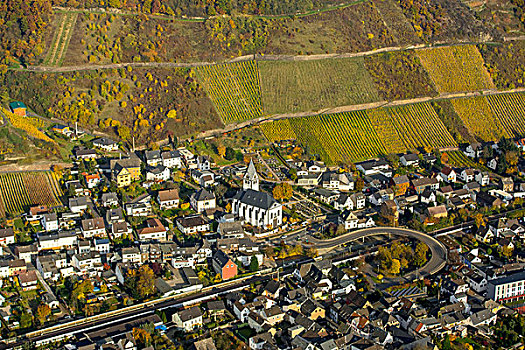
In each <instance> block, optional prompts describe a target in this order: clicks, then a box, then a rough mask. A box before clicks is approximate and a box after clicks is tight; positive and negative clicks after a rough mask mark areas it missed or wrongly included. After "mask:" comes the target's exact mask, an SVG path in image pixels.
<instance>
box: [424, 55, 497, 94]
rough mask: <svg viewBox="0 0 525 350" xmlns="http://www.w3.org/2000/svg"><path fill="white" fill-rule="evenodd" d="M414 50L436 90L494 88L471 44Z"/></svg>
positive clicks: (462, 90)
mask: <svg viewBox="0 0 525 350" xmlns="http://www.w3.org/2000/svg"><path fill="white" fill-rule="evenodd" d="M416 53H417V55H418V56H419V59H420V61H421V64H422V65H423V67H425V69H426V70H427V72H428V74H429V75H430V77H431V79H432V81H433V82H434V85H435V86H436V87H437V89H438V91H439V92H440V93H446V92H465V91H479V90H487V89H494V88H495V87H494V83H493V82H492V79H491V77H490V75H489V73H488V72H487V70H486V69H485V67H484V62H483V57H481V54H480V53H479V51H478V49H477V48H476V46H474V45H461V46H452V47H439V48H432V49H423V50H417V51H416Z"/></svg>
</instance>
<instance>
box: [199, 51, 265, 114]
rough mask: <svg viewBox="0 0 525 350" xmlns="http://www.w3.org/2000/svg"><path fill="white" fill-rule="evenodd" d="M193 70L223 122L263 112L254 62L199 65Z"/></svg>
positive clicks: (257, 70)
mask: <svg viewBox="0 0 525 350" xmlns="http://www.w3.org/2000/svg"><path fill="white" fill-rule="evenodd" d="M195 72H196V74H197V79H198V81H199V82H200V83H201V84H202V85H203V86H204V89H205V90H206V92H207V93H208V96H209V97H210V99H211V100H212V102H213V104H214V105H215V108H216V109H217V112H218V114H219V116H220V117H221V119H222V120H223V122H224V123H225V124H229V123H234V122H239V121H243V120H247V119H253V118H257V117H260V116H261V115H262V108H261V92H260V88H259V69H258V68H257V63H256V62H254V61H245V62H237V63H230V64H218V65H211V66H202V67H198V68H196V69H195Z"/></svg>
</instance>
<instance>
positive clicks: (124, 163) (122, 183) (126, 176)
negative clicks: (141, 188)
mask: <svg viewBox="0 0 525 350" xmlns="http://www.w3.org/2000/svg"><path fill="white" fill-rule="evenodd" d="M140 163H141V161H140V159H138V158H128V159H112V160H111V161H110V166H111V174H112V179H113V181H115V182H116V183H117V186H118V187H126V186H129V185H130V184H131V183H132V182H133V181H136V180H140Z"/></svg>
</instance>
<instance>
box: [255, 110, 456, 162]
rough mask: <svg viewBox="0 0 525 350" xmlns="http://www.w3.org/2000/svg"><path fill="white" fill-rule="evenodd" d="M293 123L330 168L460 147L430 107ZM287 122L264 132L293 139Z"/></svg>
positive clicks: (302, 139) (299, 135) (270, 136)
mask: <svg viewBox="0 0 525 350" xmlns="http://www.w3.org/2000/svg"><path fill="white" fill-rule="evenodd" d="M289 121H290V126H291V129H292V131H293V134H295V135H296V136H297V140H298V141H299V142H300V143H302V144H304V145H307V147H308V148H309V151H310V153H312V154H318V155H320V156H321V157H322V158H323V159H324V160H325V161H326V162H328V163H331V164H334V163H340V162H343V163H348V162H355V161H359V160H363V159H368V158H373V157H376V156H378V155H380V154H387V153H399V152H405V151H407V150H410V149H416V148H421V147H425V148H430V149H434V148H448V147H451V146H456V145H457V143H456V141H454V139H453V138H452V136H451V135H450V133H449V132H448V130H447V128H446V127H445V125H444V124H443V122H442V121H441V120H440V119H439V117H438V115H437V114H436V112H435V110H434V109H433V108H432V106H431V105H430V104H428V103H420V104H415V105H407V106H403V107H395V108H379V109H372V110H368V111H356V112H351V113H339V114H331V115H319V116H312V117H305V118H292V119H289ZM283 122H284V121H282V120H280V121H278V122H276V123H279V124H277V125H274V126H272V125H271V124H272V123H265V124H264V126H263V127H262V130H263V132H264V133H265V135H266V136H267V138H268V139H270V140H272V141H275V140H284V139H289V138H290V135H292V132H290V131H289V129H287V128H282V129H281V128H280V126H281V125H282V124H281V123H283ZM280 130H283V131H282V133H280Z"/></svg>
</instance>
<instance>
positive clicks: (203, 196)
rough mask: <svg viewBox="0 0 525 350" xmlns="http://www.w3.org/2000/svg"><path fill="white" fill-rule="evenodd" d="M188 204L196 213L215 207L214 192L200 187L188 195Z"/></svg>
mask: <svg viewBox="0 0 525 350" xmlns="http://www.w3.org/2000/svg"><path fill="white" fill-rule="evenodd" d="M190 204H191V207H192V208H193V210H195V211H196V212H197V213H202V212H204V211H205V210H208V209H215V207H216V202H215V194H214V193H213V192H209V191H207V190H205V189H200V190H198V191H197V192H195V193H194V194H193V195H192V196H191V197H190Z"/></svg>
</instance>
